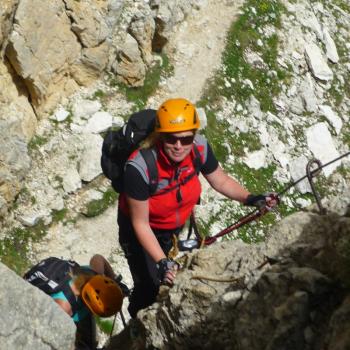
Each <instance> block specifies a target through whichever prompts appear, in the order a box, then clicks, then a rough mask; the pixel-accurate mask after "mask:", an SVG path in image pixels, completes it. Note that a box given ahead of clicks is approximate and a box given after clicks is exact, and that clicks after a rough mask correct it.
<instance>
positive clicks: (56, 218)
mask: <svg viewBox="0 0 350 350" xmlns="http://www.w3.org/2000/svg"><path fill="white" fill-rule="evenodd" d="M67 213H68V209H67V208H63V209H61V210H53V211H52V213H51V215H52V221H53V222H54V223H57V222H62V221H64V219H65V217H66V215H67Z"/></svg>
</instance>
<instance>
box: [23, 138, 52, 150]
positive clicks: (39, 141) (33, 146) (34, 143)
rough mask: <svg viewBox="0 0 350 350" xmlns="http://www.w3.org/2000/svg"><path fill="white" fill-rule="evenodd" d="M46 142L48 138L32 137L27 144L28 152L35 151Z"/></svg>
mask: <svg viewBox="0 0 350 350" xmlns="http://www.w3.org/2000/svg"><path fill="white" fill-rule="evenodd" d="M47 142H48V138H46V137H44V136H39V135H34V136H33V137H32V139H31V140H30V141H29V143H28V149H29V150H30V151H35V150H37V149H39V148H40V147H41V146H43V145H45V144H46V143H47Z"/></svg>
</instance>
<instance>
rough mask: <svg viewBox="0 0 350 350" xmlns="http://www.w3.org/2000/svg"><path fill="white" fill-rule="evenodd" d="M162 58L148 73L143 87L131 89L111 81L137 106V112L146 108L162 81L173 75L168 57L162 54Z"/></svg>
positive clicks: (114, 80)
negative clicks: (148, 100)
mask: <svg viewBox="0 0 350 350" xmlns="http://www.w3.org/2000/svg"><path fill="white" fill-rule="evenodd" d="M160 57H161V60H160V63H156V64H155V65H154V66H153V67H151V68H150V69H149V70H148V71H147V73H146V77H145V81H144V84H143V86H140V87H129V86H127V85H125V84H123V83H120V82H117V80H116V79H112V80H111V85H112V86H118V87H119V89H120V90H121V91H122V92H123V93H124V94H125V96H126V98H127V99H128V101H130V102H133V103H134V104H135V110H139V109H142V108H145V106H146V102H147V99H148V98H149V97H150V96H151V95H152V94H153V93H154V92H155V90H156V88H157V87H158V84H159V81H160V79H161V78H162V77H167V76H169V75H171V74H172V73H173V69H174V68H173V66H172V65H171V64H170V62H169V59H168V57H167V56H166V55H165V54H161V55H160Z"/></svg>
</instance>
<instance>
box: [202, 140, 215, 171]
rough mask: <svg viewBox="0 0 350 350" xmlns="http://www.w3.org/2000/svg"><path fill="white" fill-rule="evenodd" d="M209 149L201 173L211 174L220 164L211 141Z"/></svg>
mask: <svg viewBox="0 0 350 350" xmlns="http://www.w3.org/2000/svg"><path fill="white" fill-rule="evenodd" d="M207 151H208V153H207V159H206V161H205V163H204V164H203V166H202V168H201V173H202V174H203V175H209V174H210V173H212V172H213V171H215V170H216V169H217V167H218V166H219V162H218V160H217V159H216V157H215V155H214V153H213V150H212V148H211V146H210V145H209V143H208V149H207Z"/></svg>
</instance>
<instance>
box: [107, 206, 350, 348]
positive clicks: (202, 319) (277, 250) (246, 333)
mask: <svg viewBox="0 0 350 350" xmlns="http://www.w3.org/2000/svg"><path fill="white" fill-rule="evenodd" d="M349 237H350V219H349V218H348V217H339V216H336V215H334V214H332V215H327V216H319V215H317V214H313V213H306V212H304V213H298V214H295V215H292V216H290V217H288V218H287V219H285V220H283V221H282V222H281V223H279V225H277V226H276V227H275V228H274V229H273V230H272V232H271V236H270V238H269V239H268V240H267V241H266V243H264V244H257V245H246V244H244V243H242V242H239V241H231V242H225V243H217V244H214V245H212V246H210V248H207V249H203V250H199V251H196V252H194V253H191V254H189V255H188V256H187V257H186V258H185V259H184V260H182V262H183V264H184V266H185V269H184V270H183V271H182V272H180V273H179V274H178V277H177V279H176V283H175V285H174V287H173V288H171V289H169V288H167V287H163V288H164V289H163V290H162V292H161V294H160V297H159V299H158V302H157V303H155V304H153V305H152V306H151V307H149V308H148V309H145V310H143V311H141V312H139V314H138V319H137V322H136V324H135V323H134V324H133V328H132V330H133V332H134V333H133V334H134V335H135V330H136V332H137V330H138V331H139V337H138V339H137V340H135V341H134V343H132V344H136V343H137V344H140V345H139V347H138V348H139V349H196V348H201V349H214V348H220V349H231V350H233V349H243V350H244V349H247V350H248V349H249V350H255V349H256V350H262V349H276V350H277V349H279V350H280V349H346V348H347V347H349V346H350V331H349V330H350V321H349V320H350V318H349V315H350V314H349V312H350V311H349V310H350V309H349V295H350V294H349V289H346V287H347V288H348V287H349V281H350V270H349V259H350V255H349V250H348V247H349V244H350V238H349ZM266 257H268V258H266ZM128 331H129V330H128ZM125 334H127V332H124V333H123V334H122V336H124V337H125ZM267 335H268V336H267ZM122 336H120V337H119V338H118V337H117V338H116V339H114V342H113V343H111V344H110V347H109V349H117V348H118V349H126V348H127V347H123V346H125V345H126V344H127V342H126V340H125V338H124V339H123V341H121V337H122ZM123 344H124V345H123ZM127 346H130V343H128V345H127Z"/></svg>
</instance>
